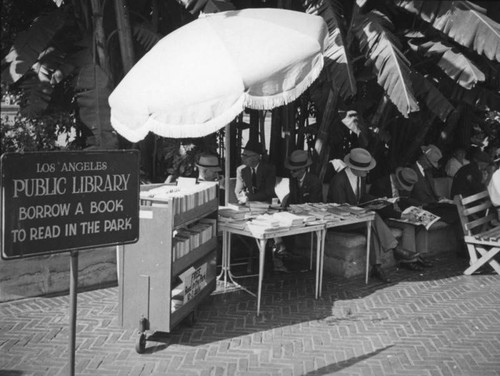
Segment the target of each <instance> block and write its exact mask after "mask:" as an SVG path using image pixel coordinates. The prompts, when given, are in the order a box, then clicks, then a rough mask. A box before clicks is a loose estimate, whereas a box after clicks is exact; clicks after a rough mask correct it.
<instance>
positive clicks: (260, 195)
mask: <svg viewBox="0 0 500 376" xmlns="http://www.w3.org/2000/svg"><path fill="white" fill-rule="evenodd" d="M256 175H257V176H256V178H257V184H256V190H255V192H253V191H252V169H251V168H250V167H248V166H244V167H240V168H238V170H237V171H236V185H235V187H234V193H235V194H236V197H238V196H239V195H240V193H241V192H243V191H248V200H249V201H265V202H271V201H272V199H273V197H276V195H275V193H274V186H275V185H276V168H275V167H274V166H273V165H271V164H269V163H266V162H264V161H261V162H260V164H259V167H258V168H257V174H256Z"/></svg>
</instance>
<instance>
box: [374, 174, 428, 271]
mask: <svg viewBox="0 0 500 376" xmlns="http://www.w3.org/2000/svg"><path fill="white" fill-rule="evenodd" d="M417 180H418V177H417V173H416V172H415V171H414V170H413V169H412V168H409V167H398V168H396V171H394V172H393V173H391V174H389V175H386V176H383V177H381V178H379V179H377V180H376V181H374V182H373V184H372V186H371V188H370V194H372V195H373V196H376V197H386V198H397V199H398V201H397V202H396V203H394V204H393V205H388V206H385V207H383V208H381V209H378V210H375V211H376V212H377V213H378V214H379V215H380V216H381V217H382V218H383V219H384V220H388V219H390V218H401V214H402V212H401V211H402V210H404V209H406V208H407V207H408V206H412V205H417V206H418V205H419V204H418V202H417V201H416V200H415V199H412V198H410V197H409V195H410V192H411V191H412V189H413V186H414V184H415V183H416V182H417ZM391 226H393V227H399V228H401V229H402V230H403V236H402V240H401V247H396V248H394V251H393V252H394V257H395V259H396V260H398V261H399V262H400V263H401V265H402V266H403V267H406V268H407V269H410V270H421V269H422V267H430V266H432V264H431V263H430V262H429V261H428V260H427V259H425V258H424V257H423V256H422V255H421V254H420V253H419V252H417V250H416V240H415V232H416V231H419V230H420V229H419V228H417V227H416V226H414V225H412V224H406V223H401V222H396V221H393V222H392V223H391Z"/></svg>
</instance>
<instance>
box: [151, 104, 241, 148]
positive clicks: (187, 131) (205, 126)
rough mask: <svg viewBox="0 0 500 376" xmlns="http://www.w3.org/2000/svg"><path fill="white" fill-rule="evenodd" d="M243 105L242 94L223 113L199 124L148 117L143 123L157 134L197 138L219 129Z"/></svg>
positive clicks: (234, 115)
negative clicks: (167, 122) (164, 121)
mask: <svg viewBox="0 0 500 376" xmlns="http://www.w3.org/2000/svg"><path fill="white" fill-rule="evenodd" d="M244 109H245V107H244V96H243V95H242V96H241V97H240V98H238V100H237V101H236V102H235V103H234V104H233V105H232V106H231V108H229V109H228V110H226V111H224V113H223V114H221V115H219V116H217V117H216V118H213V119H211V120H209V121H206V122H205V123H199V124H165V123H163V122H161V121H158V120H156V119H155V118H153V117H150V118H149V119H148V121H147V122H146V124H145V126H144V127H145V128H147V129H149V130H150V131H151V132H154V133H156V134H157V135H159V136H163V137H171V138H198V137H205V136H208V135H209V134H212V133H214V132H217V131H219V130H220V129H221V128H222V127H224V126H225V125H226V124H229V123H230V122H232V121H233V120H234V119H235V118H236V116H238V115H239V114H240V113H241V112H242V111H243V110H244Z"/></svg>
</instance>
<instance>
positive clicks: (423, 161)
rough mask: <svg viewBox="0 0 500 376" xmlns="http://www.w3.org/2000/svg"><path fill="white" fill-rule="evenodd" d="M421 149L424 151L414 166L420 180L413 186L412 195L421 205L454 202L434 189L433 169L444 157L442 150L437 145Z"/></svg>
mask: <svg viewBox="0 0 500 376" xmlns="http://www.w3.org/2000/svg"><path fill="white" fill-rule="evenodd" d="M420 149H421V151H422V153H421V154H420V156H419V157H418V159H417V161H416V162H415V164H414V165H413V166H412V168H413V170H415V172H416V173H417V177H418V180H417V182H416V183H415V185H414V186H413V190H412V194H411V196H412V197H413V198H415V199H416V200H417V201H418V202H419V203H420V204H421V205H422V204H429V203H435V202H438V201H441V202H448V203H452V201H451V200H446V199H444V198H442V197H439V196H438V195H437V194H436V191H435V189H434V178H433V174H432V170H433V168H438V167H439V161H440V160H441V158H442V157H443V155H442V154H441V150H439V148H438V147H437V146H435V145H427V146H426V145H424V146H422V147H421V148H420Z"/></svg>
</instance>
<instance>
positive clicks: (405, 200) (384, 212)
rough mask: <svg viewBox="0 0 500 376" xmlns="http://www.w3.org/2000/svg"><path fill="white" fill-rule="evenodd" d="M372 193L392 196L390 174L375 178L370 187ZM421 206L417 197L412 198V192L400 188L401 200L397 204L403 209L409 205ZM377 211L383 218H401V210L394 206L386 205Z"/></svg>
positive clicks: (379, 195)
mask: <svg viewBox="0 0 500 376" xmlns="http://www.w3.org/2000/svg"><path fill="white" fill-rule="evenodd" d="M370 194H371V195H373V196H375V197H387V198H392V197H393V194H392V185H391V178H390V175H385V176H382V177H381V178H379V179H377V180H375V181H374V182H373V184H372V186H371V187H370ZM412 205H414V206H419V202H418V201H417V200H415V199H412V198H410V192H408V191H405V190H401V189H400V190H399V200H398V203H397V206H398V207H399V209H401V210H405V209H406V208H407V207H408V206H412ZM377 213H379V215H380V216H381V217H382V218H400V217H401V211H399V210H396V209H395V208H394V207H393V206H386V207H385V208H382V209H380V210H377Z"/></svg>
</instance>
